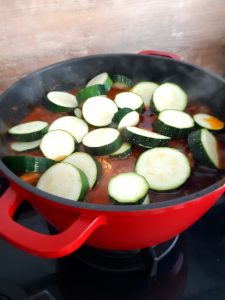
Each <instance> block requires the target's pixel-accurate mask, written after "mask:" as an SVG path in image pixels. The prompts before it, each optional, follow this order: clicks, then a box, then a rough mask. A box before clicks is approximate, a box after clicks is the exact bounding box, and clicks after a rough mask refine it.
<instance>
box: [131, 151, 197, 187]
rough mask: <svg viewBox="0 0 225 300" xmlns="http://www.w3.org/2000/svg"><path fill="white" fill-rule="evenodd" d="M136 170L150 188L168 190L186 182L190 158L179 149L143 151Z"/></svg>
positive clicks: (189, 169)
mask: <svg viewBox="0 0 225 300" xmlns="http://www.w3.org/2000/svg"><path fill="white" fill-rule="evenodd" d="M135 171H136V172H137V173H138V174H140V175H142V176H144V177H145V179H146V180H147V182H148V184H149V187H150V189H153V190H157V191H168V190H173V189H176V188H178V187H180V186H181V185H182V184H184V183H185V181H186V180H187V179H188V178H189V176H190V174H191V167H190V163H189V160H188V158H187V157H186V156H185V155H184V154H183V153H181V152H180V151H179V150H177V149H173V148H168V147H163V148H154V149H150V150H147V151H145V152H143V153H142V154H141V155H140V156H139V158H138V160H137V163H136V166H135Z"/></svg>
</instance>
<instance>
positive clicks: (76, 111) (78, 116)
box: [74, 107, 83, 119]
mask: <svg viewBox="0 0 225 300" xmlns="http://www.w3.org/2000/svg"><path fill="white" fill-rule="evenodd" d="M74 115H75V117H77V118H79V119H82V116H83V115H82V110H81V109H80V108H79V107H77V108H75V109H74Z"/></svg>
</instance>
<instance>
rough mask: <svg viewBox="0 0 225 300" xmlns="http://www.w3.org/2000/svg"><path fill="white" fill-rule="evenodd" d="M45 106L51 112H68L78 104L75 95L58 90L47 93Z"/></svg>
mask: <svg viewBox="0 0 225 300" xmlns="http://www.w3.org/2000/svg"><path fill="white" fill-rule="evenodd" d="M45 105H46V107H47V108H48V109H49V110H51V111H53V112H69V111H73V110H74V108H75V107H77V106H78V102H77V99H76V96H74V95H72V94H70V93H67V92H60V91H51V92H49V93H47V95H46V100H45Z"/></svg>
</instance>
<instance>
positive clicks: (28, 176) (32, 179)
mask: <svg viewBox="0 0 225 300" xmlns="http://www.w3.org/2000/svg"><path fill="white" fill-rule="evenodd" d="M40 177H41V174H40V173H25V174H23V175H21V176H20V178H21V179H22V180H23V181H24V182H26V183H29V184H32V185H36V183H37V182H38V180H39V178H40Z"/></svg>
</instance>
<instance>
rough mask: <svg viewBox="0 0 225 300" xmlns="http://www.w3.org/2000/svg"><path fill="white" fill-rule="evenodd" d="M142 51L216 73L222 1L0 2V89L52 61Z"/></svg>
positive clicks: (224, 15) (221, 51)
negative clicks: (155, 51) (173, 55)
mask: <svg viewBox="0 0 225 300" xmlns="http://www.w3.org/2000/svg"><path fill="white" fill-rule="evenodd" d="M143 49H158V50H167V51H172V52H175V53H177V54H179V55H181V56H182V57H183V58H184V60H186V61H189V62H192V63H194V64H196V65H199V66H203V67H205V68H207V69H210V70H212V71H214V72H216V73H218V74H224V73H225V1H224V0H139V1H138V0H114V1H111V0H98V1H97V0H82V1H81V0H78V1H75V0H64V1H63V0H61V1H60V0H48V1H46V0H39V1H36V0H0V71H1V76H0V92H2V91H3V90H4V89H6V88H7V87H8V86H10V85H11V84H12V83H13V82H15V81H16V80H17V79H19V78H20V77H22V76H24V75H26V74H28V73H30V72H32V71H34V70H37V69H39V68H41V67H43V66H46V65H49V64H52V63H54V62H57V61H60V60H65V59H68V58H72V57H78V56H84V55H88V54H96V53H121V52H131V53H136V52H138V51H139V50H143Z"/></svg>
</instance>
